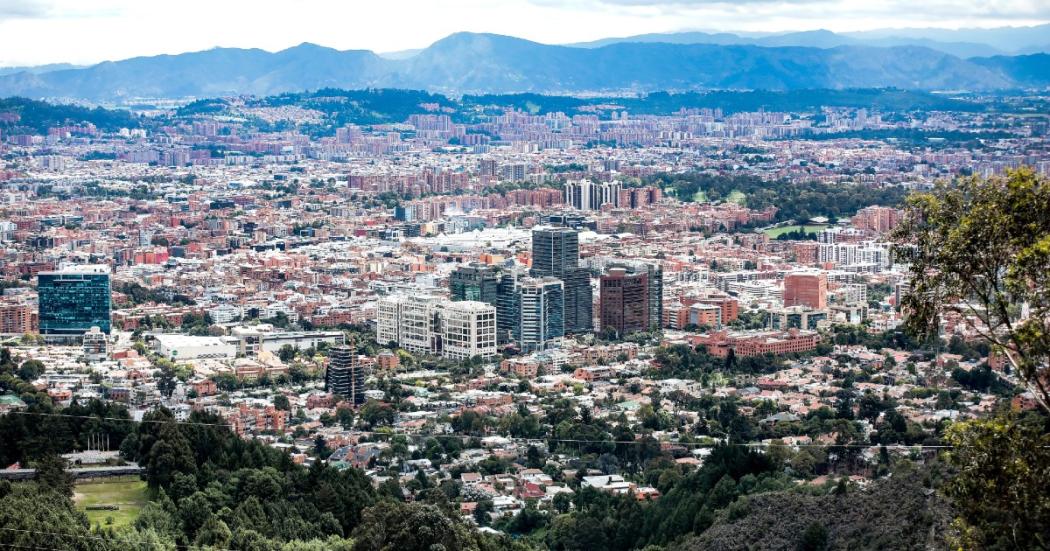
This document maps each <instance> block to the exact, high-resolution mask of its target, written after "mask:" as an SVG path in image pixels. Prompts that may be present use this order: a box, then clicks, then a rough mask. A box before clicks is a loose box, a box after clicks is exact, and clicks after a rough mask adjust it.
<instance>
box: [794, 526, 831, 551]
mask: <svg viewBox="0 0 1050 551" xmlns="http://www.w3.org/2000/svg"><path fill="white" fill-rule="evenodd" d="M827 548H828V530H827V528H824V525H823V524H820V523H819V522H813V523H811V524H810V525H809V526H807V527H806V531H805V532H802V539H801V540H799V542H798V550H799V551H823V550H824V549H827Z"/></svg>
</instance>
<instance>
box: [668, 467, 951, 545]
mask: <svg viewBox="0 0 1050 551" xmlns="http://www.w3.org/2000/svg"><path fill="white" fill-rule="evenodd" d="M948 522H949V509H948V506H947V504H946V503H945V501H944V500H943V498H941V497H940V496H939V495H938V494H937V493H936V492H934V491H933V490H931V489H929V488H926V487H924V485H923V476H922V474H921V473H895V474H894V476H893V477H892V478H890V479H887V480H881V481H878V482H875V483H873V485H872V487H871V488H870V489H868V490H866V491H855V492H848V493H846V494H844V495H838V494H836V493H831V494H829V495H809V494H806V493H802V492H795V491H786V492H773V493H767V494H759V495H753V496H751V497H750V499H749V505H748V514H747V515H746V516H744V517H742V518H737V519H730V518H728V516H724V517H723V516H720V517H719V518H718V519H717V520H716V521H715V523H714V524H713V525H712V526H711V528H710V529H708V530H707V531H706V532H704V533H703V534H702V535H700V536H699V537H697V538H694V539H693V540H691V541H689V542H688V543H687V544H686V545H683V546H682V547H681V548H682V549H685V550H689V551H692V550H697V551H699V550H701V549H723V550H736V549H739V550H746V549H785V550H788V549H872V550H875V549H915V550H919V549H927V548H928V545H932V546H933V548H943V547H945V542H944V541H943V538H944V534H945V532H946V529H947V525H948Z"/></svg>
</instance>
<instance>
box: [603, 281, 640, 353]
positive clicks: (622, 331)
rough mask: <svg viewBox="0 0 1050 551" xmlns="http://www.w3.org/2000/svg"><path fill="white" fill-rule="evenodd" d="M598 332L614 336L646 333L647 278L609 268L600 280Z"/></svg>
mask: <svg viewBox="0 0 1050 551" xmlns="http://www.w3.org/2000/svg"><path fill="white" fill-rule="evenodd" d="M599 297H600V303H599V309H600V312H601V314H600V315H601V330H602V331H613V332H615V333H616V335H617V336H620V337H622V336H624V335H629V334H631V333H637V332H639V331H648V330H649V326H650V323H649V275H648V274H647V273H633V274H629V273H627V270H626V269H625V268H610V269H609V271H608V273H606V274H605V275H603V276H602V277H601V280H600V291H599Z"/></svg>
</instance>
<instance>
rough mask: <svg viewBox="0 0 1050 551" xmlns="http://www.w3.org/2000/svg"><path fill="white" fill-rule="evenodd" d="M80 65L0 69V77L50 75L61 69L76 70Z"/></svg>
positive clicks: (65, 64)
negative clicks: (30, 74)
mask: <svg viewBox="0 0 1050 551" xmlns="http://www.w3.org/2000/svg"><path fill="white" fill-rule="evenodd" d="M79 67H81V66H80V65H73V64H72V63H51V64H48V65H34V66H32V67H0V75H12V74H15V73H34V74H40V73H50V72H51V71H61V70H63V69H77V68H79Z"/></svg>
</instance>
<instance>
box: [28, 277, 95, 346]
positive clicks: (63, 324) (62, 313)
mask: <svg viewBox="0 0 1050 551" xmlns="http://www.w3.org/2000/svg"><path fill="white" fill-rule="evenodd" d="M37 295H38V303H39V315H40V333H41V334H42V335H72V336H76V335H83V334H84V333H86V332H88V330H89V329H91V328H92V327H98V328H99V329H101V330H102V332H103V333H107V334H108V333H109V332H110V328H111V321H110V312H111V304H110V298H111V294H110V284H109V271H108V269H106V268H105V267H101V266H98V267H96V266H92V267H83V266H78V267H76V268H74V269H69V270H62V271H58V272H41V273H40V274H39V275H38V276H37Z"/></svg>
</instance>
